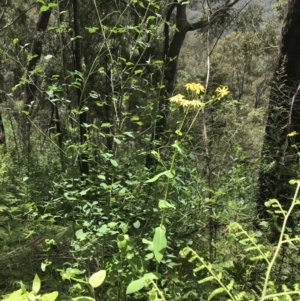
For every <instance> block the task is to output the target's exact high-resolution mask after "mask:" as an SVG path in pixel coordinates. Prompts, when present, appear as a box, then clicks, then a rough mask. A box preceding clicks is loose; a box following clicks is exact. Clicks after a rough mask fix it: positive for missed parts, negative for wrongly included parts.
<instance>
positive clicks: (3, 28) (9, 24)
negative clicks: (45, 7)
mask: <svg viewBox="0 0 300 301" xmlns="http://www.w3.org/2000/svg"><path fill="white" fill-rule="evenodd" d="M35 5H36V4H33V5H31V6H30V7H29V8H27V9H26V10H24V11H23V12H22V13H20V14H19V15H18V16H17V17H16V18H15V19H13V20H12V21H11V22H9V23H7V24H6V25H5V26H3V27H2V28H0V33H1V32H2V31H4V30H5V29H7V28H8V27H10V26H12V25H13V24H14V23H15V22H16V21H18V20H19V19H20V17H21V16H22V15H24V14H26V13H27V12H28V11H29V10H31V9H32V8H33V7H34V6H35ZM3 14H4V11H3V12H2V14H1V18H2V17H3Z"/></svg>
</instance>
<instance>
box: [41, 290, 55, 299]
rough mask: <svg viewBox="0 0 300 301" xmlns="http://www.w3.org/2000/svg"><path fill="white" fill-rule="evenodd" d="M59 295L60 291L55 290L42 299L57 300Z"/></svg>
mask: <svg viewBox="0 0 300 301" xmlns="http://www.w3.org/2000/svg"><path fill="white" fill-rule="evenodd" d="M57 297H58V292H57V291H54V292H52V293H49V294H44V295H43V296H42V298H41V301H55V300H56V298H57Z"/></svg>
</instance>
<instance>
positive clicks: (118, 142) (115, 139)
mask: <svg viewBox="0 0 300 301" xmlns="http://www.w3.org/2000/svg"><path fill="white" fill-rule="evenodd" d="M114 141H115V142H116V143H117V144H121V143H122V141H121V140H120V139H118V138H116V137H114Z"/></svg>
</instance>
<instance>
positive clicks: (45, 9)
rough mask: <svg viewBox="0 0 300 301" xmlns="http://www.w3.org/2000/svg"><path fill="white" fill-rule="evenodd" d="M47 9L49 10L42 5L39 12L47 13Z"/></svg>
mask: <svg viewBox="0 0 300 301" xmlns="http://www.w3.org/2000/svg"><path fill="white" fill-rule="evenodd" d="M48 9H49V7H48V6H46V5H42V6H41V8H40V11H41V12H44V11H47V10H48Z"/></svg>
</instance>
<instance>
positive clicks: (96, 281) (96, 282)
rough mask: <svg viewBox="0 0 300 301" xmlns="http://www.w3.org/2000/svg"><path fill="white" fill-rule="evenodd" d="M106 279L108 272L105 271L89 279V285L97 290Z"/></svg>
mask: <svg viewBox="0 0 300 301" xmlns="http://www.w3.org/2000/svg"><path fill="white" fill-rule="evenodd" d="M105 277H106V271H105V270H101V271H99V272H97V273H94V274H93V275H92V276H91V277H90V278H89V284H90V285H91V286H92V287H93V288H96V287H98V286H100V285H101V284H102V283H103V281H104V279H105Z"/></svg>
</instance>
